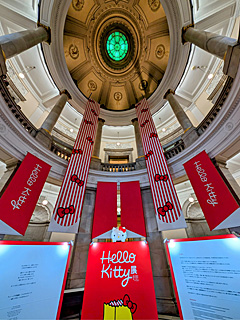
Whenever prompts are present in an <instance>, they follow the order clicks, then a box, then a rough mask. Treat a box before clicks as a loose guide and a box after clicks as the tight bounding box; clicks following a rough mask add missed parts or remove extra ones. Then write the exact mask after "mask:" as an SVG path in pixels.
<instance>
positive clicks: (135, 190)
mask: <svg viewBox="0 0 240 320" xmlns="http://www.w3.org/2000/svg"><path fill="white" fill-rule="evenodd" d="M120 195H121V225H122V226H123V227H125V228H126V229H128V230H130V231H133V232H135V233H138V234H140V235H141V236H143V237H146V230H145V221H144V216H143V207H142V196H141V191H140V184H139V181H131V182H122V183H120Z"/></svg>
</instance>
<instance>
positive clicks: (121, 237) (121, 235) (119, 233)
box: [111, 226, 127, 242]
mask: <svg viewBox="0 0 240 320" xmlns="http://www.w3.org/2000/svg"><path fill="white" fill-rule="evenodd" d="M111 239H112V242H120V241H121V242H125V240H126V239H127V230H126V228H125V227H121V226H120V227H117V228H114V227H113V228H112V233H111Z"/></svg>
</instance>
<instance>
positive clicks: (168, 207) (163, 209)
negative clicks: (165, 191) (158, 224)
mask: <svg viewBox="0 0 240 320" xmlns="http://www.w3.org/2000/svg"><path fill="white" fill-rule="evenodd" d="M172 209H173V205H172V204H171V202H169V201H167V202H166V204H165V205H164V206H163V207H159V208H158V209H157V211H158V215H161V216H165V215H166V212H168V211H169V210H172Z"/></svg>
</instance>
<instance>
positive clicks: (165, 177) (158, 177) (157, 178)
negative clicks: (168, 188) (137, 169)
mask: <svg viewBox="0 0 240 320" xmlns="http://www.w3.org/2000/svg"><path fill="white" fill-rule="evenodd" d="M154 179H155V181H156V182H158V181H167V180H168V175H167V174H163V175H161V174H159V173H157V174H156V175H155V177H154Z"/></svg>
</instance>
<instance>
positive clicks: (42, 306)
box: [0, 241, 70, 320]
mask: <svg viewBox="0 0 240 320" xmlns="http://www.w3.org/2000/svg"><path fill="white" fill-rule="evenodd" d="M6 243H8V244H6ZM9 243H10V241H9V242H6V241H2V242H1V241H0V288H1V289H0V319H7V320H20V319H24V320H25V319H31V320H34V319H44V320H46V319H56V318H57V315H58V307H59V301H60V298H61V293H62V288H63V282H64V276H65V270H66V267H67V264H68V256H69V253H70V245H69V244H68V243H61V244H56V243H55V244H54V243H47V244H46V243H45V244H44V245H41V244H38V245H34V242H32V244H23V245H21V244H16V245H13V244H9ZM13 243H14V242H13ZM28 243H29V242H28Z"/></svg>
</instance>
